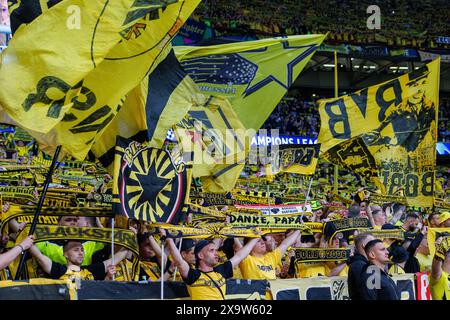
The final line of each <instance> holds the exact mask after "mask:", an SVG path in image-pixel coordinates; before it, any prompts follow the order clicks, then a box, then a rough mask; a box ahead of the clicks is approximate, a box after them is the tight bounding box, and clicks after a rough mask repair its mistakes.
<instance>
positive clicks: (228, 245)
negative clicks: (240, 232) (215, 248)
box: [220, 238, 234, 260]
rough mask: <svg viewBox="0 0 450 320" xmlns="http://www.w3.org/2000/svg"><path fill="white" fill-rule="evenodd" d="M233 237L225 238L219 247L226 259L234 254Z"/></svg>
mask: <svg viewBox="0 0 450 320" xmlns="http://www.w3.org/2000/svg"><path fill="white" fill-rule="evenodd" d="M233 245H234V238H226V239H225V241H224V242H223V244H222V248H220V249H221V250H222V251H223V253H225V255H226V256H227V259H228V260H230V259H231V258H233V256H234V248H233Z"/></svg>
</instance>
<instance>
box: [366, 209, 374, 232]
mask: <svg viewBox="0 0 450 320" xmlns="http://www.w3.org/2000/svg"><path fill="white" fill-rule="evenodd" d="M366 212H367V216H368V217H369V221H370V225H371V226H372V228H373V227H374V226H375V220H374V219H373V215H372V208H371V207H370V206H367V210H366Z"/></svg>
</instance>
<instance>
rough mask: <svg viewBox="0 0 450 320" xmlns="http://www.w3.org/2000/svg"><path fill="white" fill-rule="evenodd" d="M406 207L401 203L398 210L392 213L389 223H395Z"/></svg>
mask: <svg viewBox="0 0 450 320" xmlns="http://www.w3.org/2000/svg"><path fill="white" fill-rule="evenodd" d="M405 209H406V207H405V206H404V205H401V206H400V207H399V208H398V210H397V211H396V212H395V213H394V216H393V217H392V219H391V221H389V223H390V224H392V225H395V224H396V223H397V221H398V220H400V218H401V217H402V215H403V212H404V211H405Z"/></svg>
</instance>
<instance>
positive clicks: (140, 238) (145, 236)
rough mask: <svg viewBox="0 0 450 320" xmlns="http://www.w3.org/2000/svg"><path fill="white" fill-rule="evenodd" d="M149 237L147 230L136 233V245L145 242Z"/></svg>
mask: <svg viewBox="0 0 450 320" xmlns="http://www.w3.org/2000/svg"><path fill="white" fill-rule="evenodd" d="M149 237H150V233H149V232H144V233H138V235H137V241H138V245H141V244H143V243H144V242H145V240H147V239H148V238H149Z"/></svg>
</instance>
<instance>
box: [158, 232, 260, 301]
mask: <svg viewBox="0 0 450 320" xmlns="http://www.w3.org/2000/svg"><path fill="white" fill-rule="evenodd" d="M258 241H259V238H254V239H251V240H250V241H249V242H248V243H247V244H246V245H245V246H244V247H242V249H240V250H239V251H238V252H236V253H235V255H234V256H233V257H232V258H231V259H230V260H228V261H226V262H225V263H222V264H219V265H217V263H218V261H219V256H218V254H217V246H216V245H215V244H214V243H213V242H211V241H208V240H201V241H199V242H198V243H197V244H196V245H195V249H194V254H195V264H196V268H195V269H194V268H191V267H190V266H189V264H188V263H187V262H186V261H185V260H184V259H183V257H182V256H181V254H180V251H178V248H177V247H176V245H175V243H174V241H173V239H171V238H167V240H166V243H167V245H168V246H169V249H170V253H171V255H172V259H173V263H174V265H175V266H176V267H178V269H179V270H180V274H181V277H182V278H183V281H184V282H185V283H186V284H187V288H188V291H189V294H190V296H191V299H192V300H225V296H226V279H228V278H231V277H232V276H233V269H234V268H235V267H236V266H237V265H239V263H240V262H241V261H242V260H243V259H244V258H245V257H246V256H248V254H249V253H250V251H251V250H252V249H253V247H254V246H255V245H256V243H257V242H258Z"/></svg>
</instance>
